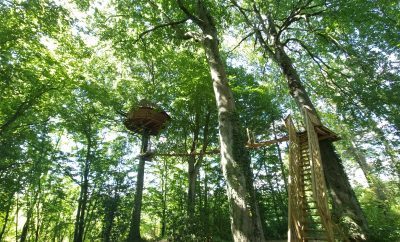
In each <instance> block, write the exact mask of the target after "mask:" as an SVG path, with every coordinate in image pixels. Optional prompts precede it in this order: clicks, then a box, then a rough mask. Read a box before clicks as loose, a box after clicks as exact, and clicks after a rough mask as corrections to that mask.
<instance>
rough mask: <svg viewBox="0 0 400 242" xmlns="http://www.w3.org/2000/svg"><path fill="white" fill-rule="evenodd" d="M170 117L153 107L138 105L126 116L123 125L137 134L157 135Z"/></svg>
mask: <svg viewBox="0 0 400 242" xmlns="http://www.w3.org/2000/svg"><path fill="white" fill-rule="evenodd" d="M170 119H171V117H170V116H169V115H168V114H167V113H166V112H165V111H162V110H159V109H157V108H156V107H155V106H154V105H148V104H146V105H143V104H142V105H139V106H138V107H135V108H133V109H131V111H130V112H129V113H128V114H127V116H126V119H125V121H124V125H125V127H126V128H127V129H129V130H131V131H133V132H135V133H138V134H145V133H146V134H148V135H157V134H158V133H159V132H160V131H161V130H162V129H164V128H165V125H166V123H167V122H168V121H169V120H170Z"/></svg>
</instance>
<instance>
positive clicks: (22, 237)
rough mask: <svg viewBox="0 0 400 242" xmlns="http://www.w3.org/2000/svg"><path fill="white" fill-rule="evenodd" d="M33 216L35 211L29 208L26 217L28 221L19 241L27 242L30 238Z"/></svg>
mask: <svg viewBox="0 0 400 242" xmlns="http://www.w3.org/2000/svg"><path fill="white" fill-rule="evenodd" d="M32 214H33V209H32V208H29V210H28V213H27V215H26V221H25V223H24V226H23V227H22V232H21V238H20V239H19V241H20V242H25V240H26V238H27V236H28V229H29V224H30V222H31V218H32Z"/></svg>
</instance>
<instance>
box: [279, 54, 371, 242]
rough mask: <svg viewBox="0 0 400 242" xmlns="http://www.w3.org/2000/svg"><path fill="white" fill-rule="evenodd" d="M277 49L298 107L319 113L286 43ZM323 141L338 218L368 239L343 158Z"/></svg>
mask: <svg viewBox="0 0 400 242" xmlns="http://www.w3.org/2000/svg"><path fill="white" fill-rule="evenodd" d="M275 51H276V52H275V59H276V61H277V63H278V64H279V65H280V67H281V70H282V72H283V74H284V75H285V77H286V79H287V82H288V86H289V90H290V94H291V95H292V97H293V98H294V100H295V102H296V104H297V106H298V108H299V109H300V111H301V112H302V110H303V108H304V107H306V108H309V109H310V110H311V111H312V113H313V114H314V115H315V116H317V117H318V114H317V112H316V110H315V107H314V105H313V104H312V102H311V100H310V98H309V96H308V94H307V92H306V90H305V88H304V86H303V84H302V83H301V81H300V77H299V75H298V74H297V71H296V70H295V69H294V67H293V63H292V60H291V59H290V58H289V56H288V55H287V54H286V52H285V50H284V48H283V46H276V48H275ZM320 143H321V144H320V149H321V158H322V163H323V165H324V174H325V179H326V181H327V184H328V187H329V190H330V194H331V196H332V198H333V199H332V201H333V203H334V205H333V208H334V211H333V213H334V214H335V215H336V222H340V221H348V219H350V221H351V222H350V224H352V227H353V228H354V229H355V230H348V233H349V236H350V237H352V238H353V239H356V240H366V238H367V234H368V225H367V220H366V218H365V216H364V214H363V212H362V210H361V207H360V204H359V202H358V200H357V197H356V196H355V194H354V191H353V189H352V188H351V185H350V183H349V179H348V177H347V174H346V172H345V171H344V168H343V165H342V161H341V159H340V157H339V156H338V155H337V154H336V151H335V148H334V146H333V144H332V142H331V141H323V142H320ZM345 223H346V222H345ZM348 226H349V224H347V223H346V224H344V226H342V227H343V228H349V227H348Z"/></svg>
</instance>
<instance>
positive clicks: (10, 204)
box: [0, 193, 14, 241]
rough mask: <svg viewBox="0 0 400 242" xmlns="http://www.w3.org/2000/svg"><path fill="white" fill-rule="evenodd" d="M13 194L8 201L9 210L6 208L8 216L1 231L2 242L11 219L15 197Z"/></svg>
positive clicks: (0, 239) (5, 217)
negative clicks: (13, 198)
mask: <svg viewBox="0 0 400 242" xmlns="http://www.w3.org/2000/svg"><path fill="white" fill-rule="evenodd" d="M11 194H12V195H11V196H10V197H9V199H8V205H7V208H6V215H5V216H4V219H3V225H2V227H1V231H0V241H3V236H4V233H5V232H6V229H7V223H8V219H9V217H10V212H11V208H12V203H13V201H12V197H13V196H14V193H11Z"/></svg>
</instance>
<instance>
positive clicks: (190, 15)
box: [176, 0, 203, 26]
mask: <svg viewBox="0 0 400 242" xmlns="http://www.w3.org/2000/svg"><path fill="white" fill-rule="evenodd" d="M176 2H177V3H178V6H179V8H180V9H181V10H182V12H184V13H185V14H186V16H187V17H188V18H189V19H191V20H192V21H193V22H195V23H196V24H197V25H199V26H202V25H203V21H202V20H201V19H200V18H198V17H197V16H195V15H194V14H192V13H191V12H190V11H189V10H188V9H187V8H186V7H185V5H183V3H182V0H176Z"/></svg>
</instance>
